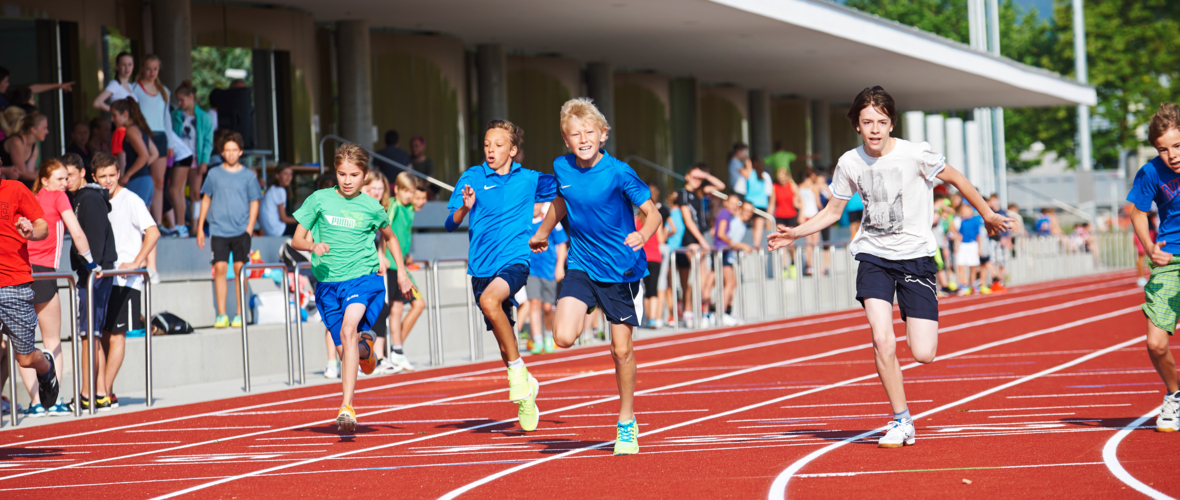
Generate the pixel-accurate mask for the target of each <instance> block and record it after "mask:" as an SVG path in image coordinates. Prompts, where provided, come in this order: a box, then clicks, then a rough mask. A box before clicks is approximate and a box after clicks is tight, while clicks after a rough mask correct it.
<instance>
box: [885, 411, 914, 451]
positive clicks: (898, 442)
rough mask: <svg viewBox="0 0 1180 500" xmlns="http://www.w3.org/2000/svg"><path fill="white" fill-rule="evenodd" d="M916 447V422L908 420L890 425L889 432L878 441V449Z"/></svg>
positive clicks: (895, 421)
mask: <svg viewBox="0 0 1180 500" xmlns="http://www.w3.org/2000/svg"><path fill="white" fill-rule="evenodd" d="M913 445H914V420H913V419H910V418H907V419H904V420H901V421H897V420H894V421H893V422H890V423H889V430H888V431H887V432H885V435H884V436H881V439H878V440H877V447H878V448H901V447H902V446H913Z"/></svg>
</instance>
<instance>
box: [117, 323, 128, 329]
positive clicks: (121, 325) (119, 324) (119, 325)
mask: <svg viewBox="0 0 1180 500" xmlns="http://www.w3.org/2000/svg"><path fill="white" fill-rule="evenodd" d="M125 326H127V323H115V328H123V327H125Z"/></svg>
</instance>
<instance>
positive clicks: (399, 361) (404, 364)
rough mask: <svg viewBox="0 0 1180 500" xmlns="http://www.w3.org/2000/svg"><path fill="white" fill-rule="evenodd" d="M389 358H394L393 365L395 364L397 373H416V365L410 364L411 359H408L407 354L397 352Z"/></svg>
mask: <svg viewBox="0 0 1180 500" xmlns="http://www.w3.org/2000/svg"><path fill="white" fill-rule="evenodd" d="M389 357H390V358H393V361H392V362H391V364H393V366H394V367H395V368H396V369H397V371H399V372H412V371H414V365H413V364H412V363H410V358H407V357H406V355H405V354H398V353H396V352H395V353H393V354H391V355H390V356H389Z"/></svg>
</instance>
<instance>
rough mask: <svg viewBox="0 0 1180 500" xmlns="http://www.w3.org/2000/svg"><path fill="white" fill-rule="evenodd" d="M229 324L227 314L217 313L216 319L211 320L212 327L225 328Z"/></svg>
mask: <svg viewBox="0 0 1180 500" xmlns="http://www.w3.org/2000/svg"><path fill="white" fill-rule="evenodd" d="M227 326H229V316H226V315H224V314H218V315H217V319H216V320H214V321H213V328H225V327H227Z"/></svg>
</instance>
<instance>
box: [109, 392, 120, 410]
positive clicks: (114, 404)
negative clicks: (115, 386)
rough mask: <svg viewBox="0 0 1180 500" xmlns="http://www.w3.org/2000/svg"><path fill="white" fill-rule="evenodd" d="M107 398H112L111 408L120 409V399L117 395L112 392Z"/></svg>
mask: <svg viewBox="0 0 1180 500" xmlns="http://www.w3.org/2000/svg"><path fill="white" fill-rule="evenodd" d="M107 397H109V398H111V408H118V407H119V397H118V396H115V393H113V392H112V393H111V395H110V396H107Z"/></svg>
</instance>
